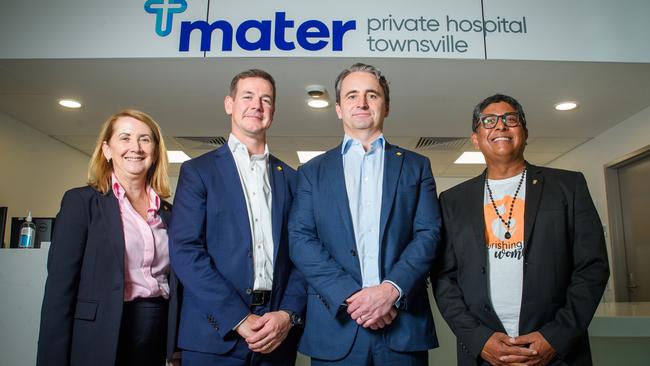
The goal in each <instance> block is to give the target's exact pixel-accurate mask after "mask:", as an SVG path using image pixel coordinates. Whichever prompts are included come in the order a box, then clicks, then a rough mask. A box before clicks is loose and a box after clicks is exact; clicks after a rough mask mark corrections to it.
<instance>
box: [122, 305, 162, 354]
mask: <svg viewBox="0 0 650 366" xmlns="http://www.w3.org/2000/svg"><path fill="white" fill-rule="evenodd" d="M167 307H168V302H167V300H165V299H164V298H162V297H157V298H153V299H135V300H133V301H128V302H125V303H124V307H123V309H122V323H121V325H120V339H119V342H118V346H117V357H116V361H115V364H116V365H117V366H131V365H132V366H136V365H137V366H161V365H164V364H165V348H166V345H165V343H166V339H167Z"/></svg>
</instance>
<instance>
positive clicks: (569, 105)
mask: <svg viewBox="0 0 650 366" xmlns="http://www.w3.org/2000/svg"><path fill="white" fill-rule="evenodd" d="M576 108H578V102H573V101H567V102H561V103H558V104H556V105H555V110H558V111H570V110H574V109H576Z"/></svg>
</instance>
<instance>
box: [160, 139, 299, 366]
mask: <svg viewBox="0 0 650 366" xmlns="http://www.w3.org/2000/svg"><path fill="white" fill-rule="evenodd" d="M295 175H296V173H295V171H294V170H293V169H292V168H291V167H289V166H288V165H286V164H284V163H283V162H281V161H280V160H278V159H277V158H275V157H274V156H272V155H270V156H269V180H270V183H271V188H272V208H271V211H272V216H273V217H272V227H273V245H274V248H273V255H274V261H273V263H274V269H273V289H272V295H271V299H270V308H271V310H272V311H275V310H280V309H281V310H289V311H292V312H294V313H297V314H302V312H303V311H304V306H305V285H304V280H303V279H302V277H301V276H300V274H299V273H298V272H297V271H295V270H294V268H293V265H292V264H291V261H290V260H289V252H288V251H289V250H288V244H287V243H288V233H287V223H286V221H287V217H288V213H289V209H290V207H291V202H292V198H293V190H294V184H295V183H294V182H295ZM170 256H171V262H172V266H173V268H174V270H175V271H177V272H176V273H177V275H178V277H179V279H180V280H181V282H182V283H183V285H184V293H183V305H182V310H181V319H180V330H179V343H178V345H179V347H180V348H182V349H186V350H192V351H198V352H204V353H213V354H225V353H227V352H229V351H230V350H232V349H233V348H234V347H235V346H236V344H238V343H239V344H240V345H239V347H247V346H246V344H245V342H244V341H243V339H241V337H240V336H239V335H238V334H237V333H236V332H235V331H233V330H232V329H233V328H234V327H235V326H236V325H237V324H238V323H239V322H240V321H241V320H242V319H244V317H245V316H246V315H247V314H249V313H250V303H251V291H252V288H253V256H252V236H251V232H250V223H249V219H248V211H247V209H246V199H245V197H244V191H243V189H242V185H241V181H240V178H239V174H238V172H237V166H236V165H235V160H234V158H233V156H232V153H231V151H230V149H229V148H228V146H227V145H224V146H222V147H220V148H219V149H217V150H214V151H211V152H209V153H207V154H204V155H202V156H200V157H198V158H195V159H192V160H190V161H187V162H185V163H183V165H182V167H181V171H180V177H179V180H178V186H177V188H176V196H175V199H174V213H173V220H172V226H171V228H170ZM296 331H297V329H295V328H294V329H292V332H296ZM291 339H292V338H291V337H288V338H287V340H288V341H285V343H284V344H283V346H281V347H280V348H279V349H278V350H276V351H275V352H291V351H290V350H289V349H290V347H289V346H290V345H289V344H287V343H290V342H291ZM293 339H294V344H293V350H294V351H293V355H292V356H291V355H289V356H291V357H295V348H296V344H295V337H293ZM287 347H288V348H287Z"/></svg>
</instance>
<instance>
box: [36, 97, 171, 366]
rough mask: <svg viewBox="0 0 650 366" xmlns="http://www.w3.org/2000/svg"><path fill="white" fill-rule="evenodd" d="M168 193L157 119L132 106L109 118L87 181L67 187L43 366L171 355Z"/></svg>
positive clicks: (42, 338)
mask: <svg viewBox="0 0 650 366" xmlns="http://www.w3.org/2000/svg"><path fill="white" fill-rule="evenodd" d="M169 196H170V188H169V181H168V178H167V152H166V149H165V143H164V141H163V138H162V135H161V133H160V128H159V126H158V124H157V123H156V122H155V121H154V120H153V119H152V118H151V117H150V116H148V115H147V114H145V113H143V112H140V111H137V110H132V109H127V110H123V111H121V112H119V113H116V114H114V115H112V116H111V117H110V118H109V119H108V120H107V121H106V122H105V123H104V125H103V127H102V129H101V131H100V133H99V136H98V138H97V145H96V146H95V151H94V153H93V155H92V157H91V160H90V164H89V167H88V185H87V186H85V187H80V188H74V189H71V190H69V191H67V192H66V193H65V195H64V196H63V199H62V202H61V210H60V211H59V213H58V215H57V217H56V221H55V226H54V233H53V238H52V245H51V247H50V252H49V257H48V264H47V269H48V277H47V282H46V284H45V295H44V298H43V307H42V310H41V327H40V334H39V341H38V355H37V365H57V366H60V365H94V366H104V365H106V366H114V365H156V366H162V365H164V363H165V357H166V356H168V357H167V358H168V359H169V355H171V353H172V351H173V348H174V343H175V335H176V330H175V328H176V320H175V319H176V315H177V304H176V299H177V294H176V291H177V281H176V279H175V277H174V276H170V267H169V254H168V237H167V227H168V225H169V217H170V216H171V205H170V204H169V203H167V202H165V201H163V198H167V197H169ZM168 318H169V322H168ZM168 325H169V330H168Z"/></svg>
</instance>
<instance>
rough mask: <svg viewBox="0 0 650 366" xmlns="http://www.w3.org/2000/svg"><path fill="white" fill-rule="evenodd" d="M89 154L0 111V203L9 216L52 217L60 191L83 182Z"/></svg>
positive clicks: (9, 218)
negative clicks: (6, 208) (28, 213)
mask: <svg viewBox="0 0 650 366" xmlns="http://www.w3.org/2000/svg"><path fill="white" fill-rule="evenodd" d="M88 160H89V158H88V156H86V155H85V154H83V153H81V152H79V151H77V150H75V149H72V148H70V147H68V146H67V145H65V144H63V143H61V142H59V141H57V140H54V139H52V138H50V137H49V136H47V135H45V134H43V133H41V132H39V131H37V130H35V129H33V128H32V127H30V126H28V125H26V124H24V123H22V122H20V121H18V120H16V119H14V118H12V117H11V116H8V115H6V114H4V113H0V206H7V207H8V208H9V210H8V213H7V228H6V233H5V239H4V242H5V243H7V246H8V245H9V231H10V225H11V217H13V216H26V215H27V210H31V211H32V215H33V216H35V217H54V216H56V214H57V212H58V211H59V206H60V203H61V197H63V193H64V192H65V191H66V190H68V189H70V188H73V187H78V186H82V185H84V184H85V182H86V168H87V165H88Z"/></svg>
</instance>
